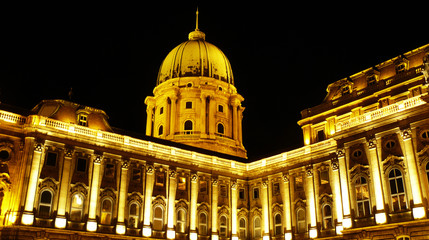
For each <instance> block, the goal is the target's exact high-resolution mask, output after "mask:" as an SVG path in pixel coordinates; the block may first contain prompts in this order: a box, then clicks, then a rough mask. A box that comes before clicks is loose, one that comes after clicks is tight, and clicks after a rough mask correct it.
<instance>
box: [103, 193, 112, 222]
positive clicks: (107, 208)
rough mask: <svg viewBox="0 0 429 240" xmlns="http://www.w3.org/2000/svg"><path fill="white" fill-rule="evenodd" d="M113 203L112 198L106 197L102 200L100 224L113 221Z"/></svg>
mask: <svg viewBox="0 0 429 240" xmlns="http://www.w3.org/2000/svg"><path fill="white" fill-rule="evenodd" d="M112 205H113V203H112V200H111V199H110V198H105V199H103V201H102V202H101V218H100V224H104V225H110V223H111V221H112V210H113V206H112Z"/></svg>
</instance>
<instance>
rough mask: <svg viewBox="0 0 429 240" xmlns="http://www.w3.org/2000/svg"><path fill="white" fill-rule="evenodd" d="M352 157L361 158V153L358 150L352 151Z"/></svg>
mask: <svg viewBox="0 0 429 240" xmlns="http://www.w3.org/2000/svg"><path fill="white" fill-rule="evenodd" d="M352 156H353V157H354V158H360V157H361V156H362V151H361V150H360V149H356V150H354V151H353V153H352Z"/></svg>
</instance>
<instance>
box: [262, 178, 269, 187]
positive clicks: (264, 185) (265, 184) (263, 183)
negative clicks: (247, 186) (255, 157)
mask: <svg viewBox="0 0 429 240" xmlns="http://www.w3.org/2000/svg"><path fill="white" fill-rule="evenodd" d="M262 188H268V180H262Z"/></svg>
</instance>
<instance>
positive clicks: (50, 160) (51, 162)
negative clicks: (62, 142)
mask: <svg viewBox="0 0 429 240" xmlns="http://www.w3.org/2000/svg"><path fill="white" fill-rule="evenodd" d="M57 156H58V154H57V153H54V152H48V154H47V155H46V162H45V165H47V166H52V167H55V166H56V165H57Z"/></svg>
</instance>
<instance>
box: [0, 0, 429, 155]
mask: <svg viewBox="0 0 429 240" xmlns="http://www.w3.org/2000/svg"><path fill="white" fill-rule="evenodd" d="M178 2H179V1H178ZM256 3H257V4H256ZM279 3H280V2H278V3H277V5H276V4H269V3H268V2H267V1H257V2H255V4H254V3H250V2H249V1H248V4H246V5H238V4H235V5H231V3H228V2H219V1H216V2H215V1H208V2H203V1H199V2H195V1H189V3H176V4H170V3H157V4H154V3H151V2H141V3H139V4H138V5H127V4H120V5H108V6H106V5H101V4H100V5H95V4H93V5H91V6H89V5H88V4H86V3H85V4H83V3H82V5H77V4H70V5H67V4H66V3H61V5H55V4H53V5H52V4H50V5H45V6H42V5H40V4H37V5H32V6H28V5H27V6H0V9H1V10H0V11H1V12H0V20H1V29H0V31H1V39H0V44H1V45H0V46H1V48H0V50H1V52H0V59H1V62H0V64H1V65H0V89H1V94H0V101H2V102H3V103H7V104H11V105H16V106H19V107H23V108H27V109H31V108H32V107H34V106H35V105H36V104H37V103H38V102H40V101H41V100H43V99H68V92H69V89H70V87H72V88H73V92H74V95H73V98H72V101H74V102H78V103H81V104H84V105H88V106H92V107H95V108H100V109H103V110H105V111H106V113H107V114H108V115H109V117H110V119H109V122H110V125H112V126H114V127H118V128H123V129H126V130H130V131H135V132H141V133H142V132H144V131H145V125H146V106H145V104H144V99H145V97H146V96H148V95H152V90H153V88H154V87H155V83H156V77H157V73H158V69H159V66H160V65H161V62H162V60H163V59H164V58H165V57H166V56H167V54H168V53H169V51H170V50H172V49H173V48H174V47H176V46H177V45H179V44H180V43H181V42H183V41H186V40H187V36H188V33H189V32H190V31H193V30H194V28H195V10H196V7H197V5H198V7H199V11H200V23H199V28H200V30H201V31H203V32H204V33H206V40H207V41H208V42H210V43H213V44H214V45H216V46H218V47H219V48H220V49H221V50H222V51H223V52H224V53H225V54H226V56H227V57H228V59H229V60H230V62H231V65H232V70H233V73H234V78H235V84H236V87H237V89H238V92H239V93H240V94H241V95H242V96H243V97H244V98H245V101H244V102H243V106H244V107H246V110H245V112H244V119H243V141H244V145H245V147H246V149H247V151H248V157H249V158H251V159H255V158H260V157H262V156H269V155H271V154H274V153H279V152H281V151H285V150H290V149H293V148H297V147H300V146H302V145H303V141H302V133H301V129H300V127H299V126H298V125H297V123H296V122H297V121H298V120H299V119H300V111H301V110H303V109H305V108H308V107H312V106H315V105H317V104H320V103H321V102H322V100H323V98H324V96H325V93H326V87H327V85H328V84H329V83H332V82H334V81H337V80H339V79H341V78H344V77H347V76H350V75H352V74H354V73H357V72H359V71H362V70H364V69H366V68H369V67H372V66H374V65H376V64H378V63H380V62H382V61H385V60H388V59H390V58H393V57H395V56H398V55H399V54H401V53H404V52H407V51H410V50H412V49H415V48H417V47H419V46H422V45H424V44H427V43H429V38H428V32H429V30H428V29H429V28H428V21H427V13H425V12H424V11H423V9H424V8H426V7H427V6H426V7H424V6H420V5H419V6H411V5H410V6H398V5H397V4H396V3H392V2H391V3H390V4H388V5H383V6H381V4H380V6H373V5H365V4H363V3H360V1H359V4H352V3H350V2H344V6H341V5H337V4H331V5H329V4H327V3H323V4H318V5H313V4H312V3H310V2H307V1H305V2H303V3H301V4H299V3H294V4H291V3H290V2H289V3H288V2H286V3H283V5H279ZM393 4H395V6H393ZM403 4H405V3H403ZM399 5H400V4H399ZM410 12H411V13H410Z"/></svg>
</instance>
